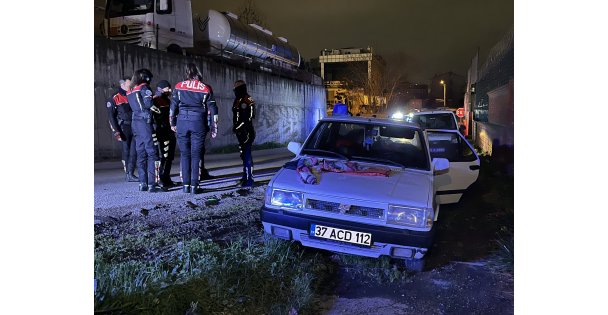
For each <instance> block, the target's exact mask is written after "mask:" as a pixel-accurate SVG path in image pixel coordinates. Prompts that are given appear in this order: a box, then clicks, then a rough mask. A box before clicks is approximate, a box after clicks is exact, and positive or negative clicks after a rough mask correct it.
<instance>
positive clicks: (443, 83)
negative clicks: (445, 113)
mask: <svg viewBox="0 0 608 315" xmlns="http://www.w3.org/2000/svg"><path fill="white" fill-rule="evenodd" d="M439 84H441V85H443V107H448V105H446V104H445V82H443V80H441V81H440V82H439Z"/></svg>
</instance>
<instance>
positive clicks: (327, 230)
mask: <svg viewBox="0 0 608 315" xmlns="http://www.w3.org/2000/svg"><path fill="white" fill-rule="evenodd" d="M310 235H311V236H314V237H320V238H325V239H329V240H334V241H340V242H347V243H353V244H358V245H365V246H371V245H372V234H371V233H363V232H357V231H350V230H343V229H337V228H333V227H329V226H323V225H317V224H311V225H310Z"/></svg>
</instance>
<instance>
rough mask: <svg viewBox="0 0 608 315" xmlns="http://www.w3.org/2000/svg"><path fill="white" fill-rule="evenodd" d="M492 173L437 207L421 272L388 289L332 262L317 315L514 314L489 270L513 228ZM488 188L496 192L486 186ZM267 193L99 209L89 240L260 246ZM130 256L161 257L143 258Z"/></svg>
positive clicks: (506, 291)
mask: <svg viewBox="0 0 608 315" xmlns="http://www.w3.org/2000/svg"><path fill="white" fill-rule="evenodd" d="M482 169H483V165H482ZM492 172H494V171H487V172H486V174H484V175H483V176H481V177H480V180H479V181H478V182H477V183H476V184H474V185H473V186H472V187H471V188H470V189H469V191H467V193H466V194H465V195H464V196H463V198H462V200H461V202H460V203H458V204H456V205H449V206H443V207H442V209H441V212H440V216H439V221H438V222H437V224H438V226H437V228H438V230H437V233H436V237H435V246H434V248H433V249H432V250H431V251H430V252H429V255H428V256H427V266H426V269H427V271H425V272H421V273H417V274H408V276H407V277H406V278H405V280H399V281H394V282H392V283H391V282H386V281H385V282H379V281H376V280H375V279H373V278H370V277H369V276H362V275H360V274H353V273H351V272H350V270H351V269H350V267H352V266H348V265H345V264H344V263H343V262H341V260H340V259H335V261H336V262H337V265H338V268H337V272H336V273H335V276H334V277H333V278H332V279H331V281H329V282H328V283H327V284H326V285H325V289H324V290H323V292H320V294H319V298H318V300H317V303H316V305H317V311H318V313H322V314H409V313H415V314H512V313H513V300H514V296H513V276H512V274H511V273H509V272H505V271H503V270H502V269H501V268H497V267H496V265H495V264H493V263H492V261H493V257H494V256H495V251H496V248H497V245H496V242H495V239H496V233H497V231H498V230H499V229H500V228H501V227H502V226H505V225H507V226H508V225H511V227H512V220H513V218H512V210H511V211H510V212H509V209H512V177H510V179H509V180H510V181H511V184H510V183H509V180H507V182H506V185H505V183H504V179H505V177H504V175H502V174H500V173H496V172H494V173H492ZM494 181H501V183H502V184H501V185H494V186H493V185H488V183H493V182H494ZM509 185H511V186H509ZM265 188H266V186H265V185H264V184H263V183H260V184H258V185H257V187H254V188H252V189H236V188H232V189H227V190H226V191H218V192H216V193H210V194H205V195H201V196H197V197H194V198H191V199H190V200H185V201H180V202H178V203H158V204H154V205H150V206H148V207H143V208H138V209H129V208H113V209H106V210H104V209H100V208H97V209H96V210H95V219H96V225H95V234H96V235H108V236H114V237H117V236H119V235H121V237H124V236H125V235H138V234H141V233H142V231H145V233H147V234H148V235H150V234H157V233H162V234H163V235H166V236H167V238H170V237H175V238H178V239H188V238H192V237H200V238H202V239H213V240H214V241H218V242H224V241H230V240H234V239H236V238H238V237H247V238H254V239H259V240H261V239H262V225H261V221H260V217H259V212H258V211H259V209H260V207H261V206H262V205H263V202H264V191H265ZM505 189H506V190H508V189H511V191H510V192H509V191H506V192H505V191H504V190H505ZM159 250H160V251H162V249H159ZM319 252H320V253H321V254H322V255H329V256H332V255H333V256H336V257H337V256H338V255H335V254H332V253H327V252H323V251H319ZM132 254H133V255H144V256H145V255H158V254H159V253H158V252H155V251H148V252H146V250H143V251H142V252H140V253H132ZM395 263H396V264H397V262H395Z"/></svg>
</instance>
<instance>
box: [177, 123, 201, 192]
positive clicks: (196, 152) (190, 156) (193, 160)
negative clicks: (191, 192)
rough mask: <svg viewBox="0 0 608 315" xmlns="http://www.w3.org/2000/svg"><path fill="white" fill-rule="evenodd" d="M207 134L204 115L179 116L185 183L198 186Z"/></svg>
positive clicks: (179, 135)
mask: <svg viewBox="0 0 608 315" xmlns="http://www.w3.org/2000/svg"><path fill="white" fill-rule="evenodd" d="M199 116H200V117H199ZM206 136H207V128H206V126H205V123H204V120H203V118H202V115H190V116H185V117H184V116H182V115H181V114H180V115H178V116H177V144H178V145H179V152H180V167H181V171H182V180H183V184H184V185H191V186H193V187H195V186H198V183H199V178H200V177H199V176H200V173H199V172H200V161H201V153H202V149H203V147H204V146H205V137H206Z"/></svg>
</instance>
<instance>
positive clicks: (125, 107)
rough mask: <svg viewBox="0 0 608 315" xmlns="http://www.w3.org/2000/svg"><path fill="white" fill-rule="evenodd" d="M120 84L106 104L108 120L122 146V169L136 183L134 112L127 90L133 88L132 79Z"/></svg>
mask: <svg viewBox="0 0 608 315" xmlns="http://www.w3.org/2000/svg"><path fill="white" fill-rule="evenodd" d="M119 83H120V88H118V91H116V93H115V94H114V95H113V96H112V97H111V98H110V99H108V102H107V103H106V107H107V109H108V120H109V122H110V128H111V129H112V134H113V135H114V137H115V138H116V140H118V141H120V143H121V144H122V167H123V169H124V171H125V174H126V180H127V181H128V182H136V181H137V177H135V175H134V174H133V172H135V163H136V162H137V160H136V156H135V138H134V137H133V132H132V131H131V118H132V117H131V116H132V114H133V111H132V110H131V106H129V101H128V100H127V90H128V89H129V87H130V86H131V78H129V77H123V78H122V80H120V81H119Z"/></svg>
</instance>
